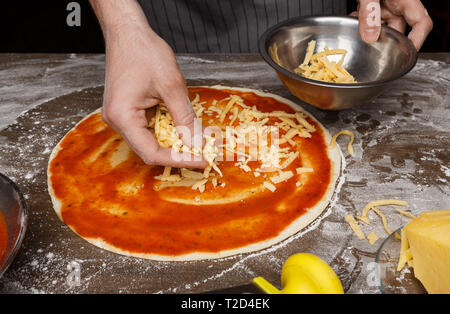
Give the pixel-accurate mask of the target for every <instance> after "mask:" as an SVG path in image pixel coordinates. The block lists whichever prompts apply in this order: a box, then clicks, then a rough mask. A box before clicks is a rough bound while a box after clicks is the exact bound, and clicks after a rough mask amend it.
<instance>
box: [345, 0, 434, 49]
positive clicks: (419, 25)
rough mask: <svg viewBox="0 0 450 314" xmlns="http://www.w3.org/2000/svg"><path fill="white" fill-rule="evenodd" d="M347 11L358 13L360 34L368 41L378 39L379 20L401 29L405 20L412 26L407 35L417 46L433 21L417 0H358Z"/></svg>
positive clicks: (422, 40) (400, 30)
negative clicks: (355, 4)
mask: <svg viewBox="0 0 450 314" xmlns="http://www.w3.org/2000/svg"><path fill="white" fill-rule="evenodd" d="M380 4H381V6H380ZM350 15H352V16H358V18H359V32H360V34H361V38H362V39H363V40H364V41H366V42H368V43H373V42H375V41H377V39H378V37H379V36H380V32H381V22H384V23H386V24H387V25H388V26H390V27H392V28H394V29H396V30H398V31H399V32H401V33H404V32H405V27H406V23H408V25H409V26H411V28H412V30H411V32H410V33H409V35H408V37H409V39H411V41H412V42H413V44H414V46H415V47H416V49H417V50H419V49H420V47H422V44H423V42H424V41H425V39H426V38H427V35H428V33H429V32H430V31H431V29H432V28H433V21H432V20H431V18H430V17H429V16H428V12H427V10H426V9H425V7H424V6H423V4H422V3H421V2H420V0H381V1H380V0H359V1H358V11H357V12H353V13H351V14H350Z"/></svg>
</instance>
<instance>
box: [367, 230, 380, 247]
mask: <svg viewBox="0 0 450 314" xmlns="http://www.w3.org/2000/svg"><path fill="white" fill-rule="evenodd" d="M379 238H380V237H379V236H378V235H377V234H376V233H375V232H373V231H372V232H371V233H369V234H368V235H367V240H368V241H369V244H370V245H373V244H374V243H375V242H377V240H378V239H379Z"/></svg>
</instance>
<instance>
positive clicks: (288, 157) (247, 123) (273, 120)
mask: <svg viewBox="0 0 450 314" xmlns="http://www.w3.org/2000/svg"><path fill="white" fill-rule="evenodd" d="M206 103H207V102H206V101H203V102H201V101H200V96H199V94H196V96H195V98H194V99H193V100H192V101H191V104H192V106H193V108H194V111H195V113H196V115H197V117H198V118H199V119H204V120H206V119H208V122H209V123H210V124H211V123H213V124H215V125H216V126H217V127H219V128H220V132H221V135H220V136H221V137H222V138H224V142H223V143H222V145H219V146H216V144H215V140H216V138H215V137H211V136H205V139H206V144H205V145H204V147H203V149H195V148H194V149H191V148H189V147H188V146H186V145H184V144H183V142H182V140H181V139H180V137H179V135H178V133H177V131H176V128H175V125H174V123H173V121H172V118H171V116H170V113H169V112H168V110H167V108H166V107H165V106H164V105H163V104H161V105H158V106H157V109H156V114H155V116H154V117H153V118H152V119H151V120H150V123H149V127H150V128H152V129H153V130H154V133H155V137H156V138H157V140H158V142H159V144H160V145H161V146H162V147H166V148H172V149H175V150H176V151H178V152H187V153H192V154H194V155H196V156H199V155H201V154H202V155H203V157H204V159H205V160H207V162H208V164H209V165H208V166H207V168H206V169H205V170H204V171H203V172H199V171H198V170H193V169H185V168H183V169H172V168H171V167H165V169H164V172H163V173H162V174H161V175H160V176H157V177H155V178H156V179H157V180H159V182H158V183H157V184H156V185H155V189H157V190H160V189H163V188H166V187H173V186H185V187H191V188H192V189H193V190H198V191H199V192H201V193H202V192H204V191H205V188H206V185H207V184H209V183H210V184H211V186H212V187H213V188H217V187H224V186H225V183H224V182H223V183H220V181H219V180H220V178H222V177H223V174H222V172H221V170H220V167H219V163H220V162H219V161H218V157H219V156H220V157H225V158H224V159H223V160H224V161H233V162H234V165H235V166H236V167H239V168H240V169H242V170H243V172H244V173H249V174H253V176H254V177H259V176H261V173H268V174H269V173H270V174H271V176H267V175H265V177H268V180H266V181H265V182H264V183H263V186H264V187H265V188H266V189H268V190H270V191H272V192H274V191H275V190H276V184H279V183H282V182H285V181H287V180H289V179H291V178H292V177H294V173H293V172H292V171H290V170H288V171H286V170H285V169H286V168H288V167H289V166H290V165H291V164H292V162H294V161H295V160H296V159H297V158H299V156H300V153H299V152H298V151H297V144H296V142H295V140H294V139H295V137H303V138H309V137H311V133H313V132H315V131H316V129H315V127H314V126H313V125H312V124H310V123H309V122H308V121H307V120H306V119H307V116H306V115H305V114H303V113H301V112H295V113H288V112H284V111H272V112H262V111H260V110H258V109H257V108H256V106H248V105H246V104H245V102H244V100H243V98H242V97H240V96H238V95H229V96H228V97H226V98H223V99H220V100H213V101H212V103H211V105H209V106H204V105H205V104H206ZM280 130H283V132H282V133H283V134H282V135H281V136H280V137H278V136H275V137H274V138H273V139H272V138H269V137H270V135H271V134H272V133H271V132H279V131H280ZM274 134H275V135H279V134H278V133H274ZM261 139H265V140H261ZM220 150H221V151H220ZM251 161H258V162H259V167H257V168H255V167H253V168H252V167H251V166H250V165H249V162H251ZM313 171H314V170H313V169H312V168H304V167H301V168H297V169H296V172H297V174H299V175H301V174H303V173H309V172H313ZM297 183H299V182H297ZM297 186H299V184H297Z"/></svg>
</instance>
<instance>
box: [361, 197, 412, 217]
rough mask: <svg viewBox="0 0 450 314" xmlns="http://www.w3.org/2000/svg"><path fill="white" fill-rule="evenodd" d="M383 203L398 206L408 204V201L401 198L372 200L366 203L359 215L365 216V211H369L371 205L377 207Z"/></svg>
mask: <svg viewBox="0 0 450 314" xmlns="http://www.w3.org/2000/svg"><path fill="white" fill-rule="evenodd" d="M384 205H399V206H408V203H407V202H405V201H401V200H394V199H386V200H378V201H373V202H370V203H369V204H367V205H366V206H365V207H364V209H363V212H362V215H361V217H363V218H364V217H366V218H367V213H368V212H369V210H370V209H371V208H372V207H377V206H384Z"/></svg>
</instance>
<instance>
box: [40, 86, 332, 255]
mask: <svg viewBox="0 0 450 314" xmlns="http://www.w3.org/2000/svg"><path fill="white" fill-rule="evenodd" d="M197 93H198V94H199V95H200V99H201V101H202V102H203V101H205V102H207V103H206V104H205V107H207V106H209V105H211V103H212V101H213V100H214V99H215V100H220V99H223V98H225V97H228V96H229V95H230V94H236V95H239V96H241V97H242V98H243V99H244V102H245V104H246V105H248V106H256V107H257V108H258V110H260V111H263V112H270V111H274V110H283V111H287V112H294V110H293V109H292V108H290V107H289V106H288V105H286V104H284V103H281V102H279V101H277V100H275V99H273V98H271V97H263V96H259V95H256V94H255V93H252V92H242V91H235V90H217V89H211V88H203V87H195V88H190V89H189V94H190V95H189V96H190V98H191V99H193V98H194V97H195V95H196V94H197ZM204 120H209V119H204ZM308 122H309V123H311V124H312V125H314V126H315V127H316V131H315V132H314V133H312V137H310V138H299V139H296V142H297V147H298V149H299V151H300V158H298V159H297V160H295V161H294V162H293V163H292V164H291V165H290V166H289V168H288V169H285V170H291V171H293V172H294V173H295V168H297V167H302V166H304V165H303V162H304V161H305V160H307V161H308V166H309V167H312V168H313V169H314V173H312V174H303V175H302V176H303V177H302V184H301V186H297V185H296V182H297V180H298V176H299V175H297V174H296V175H295V176H294V177H293V178H291V179H289V180H288V181H285V182H283V183H280V184H277V189H276V190H275V191H274V192H271V191H269V190H267V189H261V188H260V187H261V186H262V183H263V182H264V181H269V174H267V175H266V174H263V175H261V176H259V177H255V176H254V175H253V174H252V172H249V173H245V172H244V171H243V170H242V169H240V168H238V167H236V166H235V162H236V161H223V162H219V167H220V169H221V170H222V172H223V178H219V182H218V183H219V185H220V184H222V183H225V184H224V187H222V186H219V187H217V188H215V189H214V188H213V187H212V185H211V184H209V185H207V186H206V190H205V191H204V192H203V193H200V192H199V191H197V190H193V189H191V188H190V187H169V188H165V189H162V190H159V191H156V190H155V189H154V186H155V183H156V182H157V180H156V179H155V178H154V177H155V176H158V175H161V174H162V172H163V167H159V166H148V165H146V164H144V162H143V161H142V160H141V159H140V158H139V157H138V156H137V155H136V154H135V153H134V152H132V151H131V150H129V149H128V150H127V149H125V148H127V146H126V144H125V142H124V140H123V139H122V138H121V137H120V136H119V135H118V134H117V133H116V132H114V131H113V130H112V129H111V128H109V127H108V126H106V124H104V122H103V121H102V120H101V115H100V113H97V114H94V115H92V116H90V117H89V118H87V119H85V120H84V121H83V122H82V123H80V124H78V125H77V126H76V127H75V128H74V129H73V130H72V131H71V132H69V133H68V134H67V135H66V137H65V138H64V139H63V140H62V141H61V143H60V148H61V149H60V150H59V151H58V152H57V153H56V155H55V156H54V158H53V159H52V160H51V162H50V165H49V173H50V176H51V177H50V184H51V186H52V188H53V191H54V196H55V197H56V198H57V199H58V200H59V201H60V203H61V218H62V220H63V221H64V222H65V223H66V224H67V225H68V226H70V227H71V228H72V229H73V230H74V231H76V232H77V233H78V234H79V235H81V236H82V237H85V238H101V239H102V240H103V241H105V242H107V243H109V244H110V245H113V246H115V247H117V248H119V249H121V250H123V251H128V252H134V253H142V254H144V253H146V254H158V255H167V256H179V255H183V254H188V253H194V252H208V253H214V252H220V251H224V250H230V249H235V248H240V247H244V246H247V245H250V244H254V243H258V242H261V241H264V240H268V239H270V238H273V237H276V236H277V235H278V234H280V232H282V231H283V230H284V229H285V228H286V227H288V226H289V225H290V224H291V223H292V222H294V221H295V220H296V219H298V218H299V217H301V216H302V215H303V214H305V213H306V212H307V211H308V209H309V208H312V207H313V206H314V205H316V204H317V203H318V202H319V201H320V200H321V199H322V198H323V196H324V194H325V192H326V190H327V188H328V186H329V184H330V178H331V161H330V159H329V157H328V153H327V144H326V143H325V140H324V134H323V132H322V129H321V128H320V127H319V126H318V125H317V123H315V122H314V121H313V120H311V119H309V118H308ZM204 124H208V122H207V121H204ZM213 124H214V123H213ZM275 174H276V173H275ZM271 175H274V174H271ZM243 192H245V197H240V196H239V195H240V194H239V193H243ZM236 195H238V196H239V197H240V199H239V200H237V201H233V202H225V203H220V202H219V203H217V204H215V203H214V200H224V199H227V198H229V197H231V198H232V197H233V196H236ZM195 198H202V199H203V198H205V199H207V200H209V201H210V202H209V203H207V204H202V203H200V204H196V203H195V201H194V199H195ZM174 200H175V201H174ZM180 200H181V201H180ZM211 200H212V201H211Z"/></svg>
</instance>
